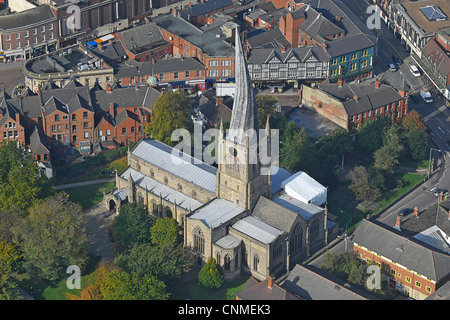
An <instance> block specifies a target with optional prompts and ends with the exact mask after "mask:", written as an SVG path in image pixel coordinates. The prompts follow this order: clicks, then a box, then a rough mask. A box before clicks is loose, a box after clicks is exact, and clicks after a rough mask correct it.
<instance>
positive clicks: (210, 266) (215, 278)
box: [198, 258, 225, 288]
mask: <svg viewBox="0 0 450 320" xmlns="http://www.w3.org/2000/svg"><path fill="white" fill-rule="evenodd" d="M224 278H225V276H224V273H223V270H222V268H221V267H220V266H219V265H218V264H217V263H216V259H214V258H209V259H208V261H207V262H206V264H205V265H204V266H203V268H202V269H201V270H200V272H199V273H198V281H199V282H200V284H201V285H203V286H204V287H206V288H220V287H221V286H222V284H223V281H224Z"/></svg>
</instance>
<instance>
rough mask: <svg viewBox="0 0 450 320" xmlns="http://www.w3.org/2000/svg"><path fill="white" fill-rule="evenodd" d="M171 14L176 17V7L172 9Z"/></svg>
mask: <svg viewBox="0 0 450 320" xmlns="http://www.w3.org/2000/svg"><path fill="white" fill-rule="evenodd" d="M172 14H173V16H174V17H178V7H176V8H173V9H172Z"/></svg>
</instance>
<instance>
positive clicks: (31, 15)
mask: <svg viewBox="0 0 450 320" xmlns="http://www.w3.org/2000/svg"><path fill="white" fill-rule="evenodd" d="M52 18H55V15H54V14H53V11H52V10H51V9H50V7H49V6H48V5H42V6H37V7H35V8H32V9H28V10H25V11H22V12H19V13H13V14H10V15H5V16H0V29H3V30H7V29H14V28H20V27H25V26H28V25H32V24H35V23H41V22H43V21H45V20H48V19H52Z"/></svg>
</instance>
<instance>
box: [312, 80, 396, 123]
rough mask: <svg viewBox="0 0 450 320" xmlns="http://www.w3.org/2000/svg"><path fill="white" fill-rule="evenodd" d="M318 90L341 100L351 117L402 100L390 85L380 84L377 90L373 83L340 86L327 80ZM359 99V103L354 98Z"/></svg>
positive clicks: (353, 83)
mask: <svg viewBox="0 0 450 320" xmlns="http://www.w3.org/2000/svg"><path fill="white" fill-rule="evenodd" d="M317 88H318V89H319V90H321V91H324V92H326V93H328V94H330V95H332V96H333V97H335V98H337V99H338V100H340V101H341V102H342V103H343V105H344V108H345V110H346V111H347V114H348V115H349V116H352V115H355V114H359V113H361V112H364V111H368V110H371V109H375V108H379V107H383V106H386V105H388V104H391V103H392V102H396V101H399V100H401V99H402V96H401V95H400V94H399V93H398V91H397V90H395V88H394V87H392V86H390V85H385V84H380V87H379V88H376V87H375V85H374V84H373V83H372V82H362V83H358V82H351V83H348V82H346V83H344V84H343V85H342V86H339V84H338V83H330V82H329V81H327V80H325V81H324V82H322V83H320V84H319V85H318V86H317ZM355 96H356V97H358V98H359V99H358V101H356V100H355V99H354V97H355Z"/></svg>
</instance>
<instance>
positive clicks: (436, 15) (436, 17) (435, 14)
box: [420, 5, 447, 21]
mask: <svg viewBox="0 0 450 320" xmlns="http://www.w3.org/2000/svg"><path fill="white" fill-rule="evenodd" d="M420 11H422V13H423V14H424V16H425V17H427V19H428V21H444V20H447V16H446V15H445V13H444V12H442V10H441V9H440V8H439V7H438V6H436V5H431V6H426V7H422V8H420Z"/></svg>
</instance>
